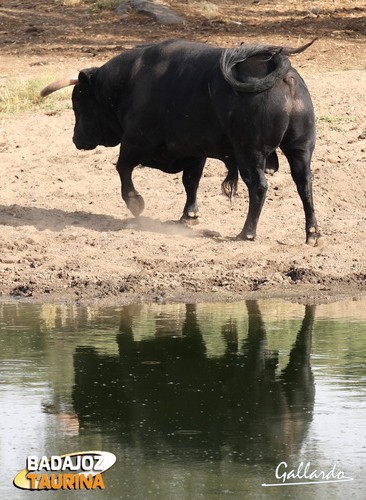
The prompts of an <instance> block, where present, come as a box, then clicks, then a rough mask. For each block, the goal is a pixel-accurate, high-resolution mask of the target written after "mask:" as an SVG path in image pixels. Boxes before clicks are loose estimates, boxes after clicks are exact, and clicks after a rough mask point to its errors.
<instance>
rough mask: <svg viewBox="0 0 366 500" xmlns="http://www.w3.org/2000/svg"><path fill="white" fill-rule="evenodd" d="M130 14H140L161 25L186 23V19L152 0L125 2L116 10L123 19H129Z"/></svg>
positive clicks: (130, 0) (126, 0)
mask: <svg viewBox="0 0 366 500" xmlns="http://www.w3.org/2000/svg"><path fill="white" fill-rule="evenodd" d="M130 12H138V13H139V14H144V15H146V16H149V17H152V18H153V19H154V20H155V21H156V22H157V23H159V24H184V23H185V20H184V18H183V17H182V16H181V15H179V14H177V13H176V12H175V11H174V10H172V9H170V8H169V7H166V6H164V5H159V4H156V3H154V2H151V1H150V0H125V1H124V2H122V3H121V4H120V5H119V6H118V7H117V8H116V13H117V14H118V15H119V16H121V17H122V18H125V17H127V16H128V15H129V14H130Z"/></svg>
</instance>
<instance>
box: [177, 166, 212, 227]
mask: <svg viewBox="0 0 366 500" xmlns="http://www.w3.org/2000/svg"><path fill="white" fill-rule="evenodd" d="M205 161H206V158H197V159H194V160H193V161H192V160H191V161H190V162H189V163H188V165H187V166H186V167H185V168H184V170H183V177H182V182H183V185H184V188H185V191H186V195H187V200H186V204H185V205H184V209H183V215H182V217H181V219H180V220H181V222H185V223H191V224H192V223H193V224H194V223H196V222H197V219H198V216H199V212H198V204H197V189H198V185H199V182H200V179H201V176H202V171H203V167H204V165H205Z"/></svg>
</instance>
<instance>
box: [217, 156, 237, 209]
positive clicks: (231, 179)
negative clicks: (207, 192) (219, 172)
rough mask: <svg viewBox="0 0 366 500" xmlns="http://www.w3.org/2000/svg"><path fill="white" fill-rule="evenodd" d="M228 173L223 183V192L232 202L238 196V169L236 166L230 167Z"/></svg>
mask: <svg viewBox="0 0 366 500" xmlns="http://www.w3.org/2000/svg"><path fill="white" fill-rule="evenodd" d="M227 167H228V173H227V176H226V177H225V179H224V180H223V181H222V184H221V190H222V192H223V194H224V195H225V196H227V197H228V198H229V200H230V201H231V199H232V197H233V196H235V195H236V193H237V190H238V169H237V168H236V167H234V166H228V165H227Z"/></svg>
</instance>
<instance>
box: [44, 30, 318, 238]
mask: <svg viewBox="0 0 366 500" xmlns="http://www.w3.org/2000/svg"><path fill="white" fill-rule="evenodd" d="M311 43H312V42H311ZM309 45H310V44H307V45H304V46H302V47H300V48H298V49H291V48H286V47H275V46H262V45H254V46H253V45H241V46H240V47H238V48H235V49H222V48H218V47H215V46H211V45H206V44H199V43H193V42H186V41H179V40H178V41H166V42H162V43H157V44H151V45H144V46H140V47H136V48H133V49H131V50H128V51H126V52H123V53H122V54H120V55H118V56H116V57H114V58H113V59H111V60H110V61H108V62H107V63H106V64H104V65H103V66H101V67H100V68H89V69H86V70H84V71H81V72H80V73H79V75H78V77H77V78H75V79H68V80H63V81H59V82H55V83H53V84H50V85H49V86H47V87H46V88H45V89H43V90H42V92H41V95H42V96H45V95H48V94H49V93H51V92H53V91H55V90H58V89H59V88H62V87H64V86H66V85H75V88H74V91H73V96H72V101H73V108H74V112H75V119H76V122H75V129H74V138H73V140H74V143H75V145H76V147H77V148H78V149H94V148H95V147H96V146H98V145H102V146H106V147H112V146H117V145H118V144H121V149H120V154H119V158H118V162H117V171H118V173H119V175H120V179H121V185H122V198H123V200H124V201H125V202H126V204H127V206H128V208H129V209H130V210H131V212H132V213H133V214H134V215H135V216H138V215H139V214H140V213H141V212H142V211H143V209H144V201H143V198H142V196H141V195H140V194H139V193H138V192H137V191H136V189H135V187H134V185H133V182H132V172H133V169H134V168H135V167H136V166H137V165H139V164H140V165H144V166H148V167H152V168H158V169H160V170H162V171H164V172H168V173H178V172H183V185H184V187H185V190H186V194H187V200H186V204H185V206H184V210H183V215H182V219H181V220H183V221H188V220H191V219H196V218H197V217H198V206H197V201H196V195H197V188H198V184H199V181H200V178H201V175H202V171H203V167H204V164H205V161H206V159H207V158H208V157H210V158H217V159H219V160H221V161H222V162H223V163H224V164H225V165H226V167H227V169H228V174H227V176H226V179H225V180H224V182H223V191H224V192H225V193H226V194H227V195H228V196H231V195H232V194H234V193H235V191H236V185H237V180H238V172H239V173H240V176H241V178H242V179H243V181H244V182H245V184H246V186H247V188H248V191H249V211H248V215H247V218H246V221H245V224H244V227H243V230H242V231H241V233H240V234H239V238H241V239H244V240H254V238H255V236H256V229H257V224H258V219H259V216H260V213H261V210H262V206H263V203H264V200H265V196H266V192H267V181H266V178H265V172H269V171H272V172H274V171H276V170H277V169H278V158H277V154H276V149H277V148H281V150H282V151H283V153H284V154H285V156H286V158H287V160H288V162H289V164H290V169H291V175H292V177H293V179H294V181H295V183H296V186H297V190H298V193H299V195H300V198H301V200H302V203H303V207H304V212H305V230H306V242H307V243H308V244H311V245H317V243H318V240H319V237H320V234H319V231H318V226H317V222H316V218H315V213H314V204H313V195H312V175H311V170H310V162H311V157H312V153H313V149H314V145H315V118H314V111H313V106H312V102H311V98H310V95H309V92H308V90H307V88H306V85H305V83H304V81H303V80H302V78H301V77H300V75H299V74H298V73H297V71H296V70H295V69H294V68H292V66H291V64H290V61H289V58H288V56H289V55H291V54H294V53H298V52H302V51H303V50H305V49H306V48H307V47H308V46H309Z"/></svg>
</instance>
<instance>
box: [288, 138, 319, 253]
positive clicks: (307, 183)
mask: <svg viewBox="0 0 366 500" xmlns="http://www.w3.org/2000/svg"><path fill="white" fill-rule="evenodd" d="M282 150H283V152H284V154H285V155H286V158H287V160H288V162H289V164H290V169H291V175H292V178H293V180H294V181H295V184H296V187H297V191H298V193H299V195H300V198H301V201H302V204H303V207H304V212H305V231H306V243H307V244H308V245H311V246H317V245H318V244H319V243H320V237H321V235H320V233H319V230H318V224H317V222H316V218H315V210H314V202H313V188H312V174H311V169H310V161H311V156H312V151H309V150H302V149H287V148H286V147H283V148H282Z"/></svg>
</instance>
